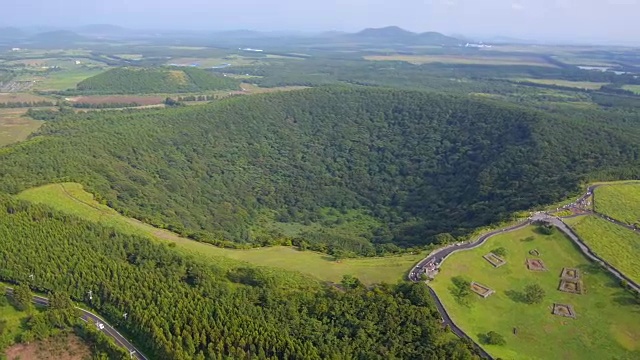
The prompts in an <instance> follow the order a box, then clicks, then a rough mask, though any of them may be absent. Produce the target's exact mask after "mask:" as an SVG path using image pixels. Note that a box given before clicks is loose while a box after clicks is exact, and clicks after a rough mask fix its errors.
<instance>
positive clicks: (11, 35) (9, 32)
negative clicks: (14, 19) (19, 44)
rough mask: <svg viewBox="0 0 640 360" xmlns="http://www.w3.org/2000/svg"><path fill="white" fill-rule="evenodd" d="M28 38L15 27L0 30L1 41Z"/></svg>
mask: <svg viewBox="0 0 640 360" xmlns="http://www.w3.org/2000/svg"><path fill="white" fill-rule="evenodd" d="M25 36H26V34H25V32H24V31H22V30H20V29H18V28H15V27H3V28H0V39H20V38H24V37H25Z"/></svg>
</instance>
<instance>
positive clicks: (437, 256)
mask: <svg viewBox="0 0 640 360" xmlns="http://www.w3.org/2000/svg"><path fill="white" fill-rule="evenodd" d="M600 186H602V185H592V186H589V188H588V189H587V192H586V193H585V194H583V195H582V196H581V197H579V198H578V199H577V200H576V201H575V202H574V203H572V204H569V205H566V206H564V208H565V209H567V208H571V207H577V205H579V204H584V202H585V201H586V200H587V199H588V198H589V197H590V196H592V195H593V193H594V191H595V189H597V188H598V187H600ZM585 215H596V216H599V217H601V218H603V219H605V220H609V221H611V222H613V223H615V224H617V225H620V226H624V227H626V228H629V229H631V230H635V231H638V229H637V228H635V227H632V226H629V225H627V224H624V223H622V222H619V221H617V220H615V219H611V218H609V217H607V216H605V215H602V214H599V213H597V212H595V211H585V212H584V213H582V214H574V215H571V216H567V218H571V217H578V216H585ZM539 221H542V222H546V223H549V224H551V225H553V226H555V227H556V228H558V229H559V230H560V231H562V232H563V233H564V234H565V235H567V237H569V238H570V239H571V240H572V241H573V242H574V243H575V244H576V245H577V246H578V248H579V249H580V250H581V251H582V253H583V254H584V255H585V256H586V257H588V258H589V259H590V260H592V261H595V262H597V263H599V264H601V265H602V266H603V267H604V268H605V269H606V270H607V271H609V272H610V273H611V274H612V275H613V276H615V277H616V278H618V279H619V280H624V281H626V282H627V283H628V284H629V286H630V287H631V288H632V289H634V290H635V291H637V292H640V286H639V285H638V284H637V283H635V282H634V281H632V280H631V279H629V278H627V277H626V276H625V275H624V274H622V272H620V271H618V269H616V268H615V267H613V266H612V265H611V264H609V263H607V262H606V261H605V260H603V259H601V258H600V257H598V256H597V255H595V254H594V253H593V252H592V251H591V249H590V248H589V246H587V244H585V243H584V241H582V239H580V237H578V235H577V234H576V233H575V232H574V231H573V230H572V229H571V228H570V227H569V226H568V225H567V224H565V223H564V221H562V219H561V218H559V217H556V216H552V215H549V214H547V213H545V212H537V213H535V214H532V216H531V217H529V218H528V219H527V220H526V221H524V222H521V223H518V224H515V225H512V226H508V227H505V228H502V229H497V230H493V231H491V232H488V233H486V234H483V235H481V236H480V237H479V238H478V239H476V240H475V241H473V242H468V243H457V244H454V245H448V246H445V247H443V248H440V249H437V250H435V251H433V252H431V253H430V254H429V255H428V256H427V257H426V258H424V259H422V260H421V261H420V262H418V263H417V264H416V265H415V266H414V267H413V268H412V269H411V271H410V272H409V275H408V278H409V280H410V281H413V282H419V281H421V277H422V275H423V274H425V273H432V274H434V275H432V276H435V273H436V270H437V269H438V268H439V267H440V266H441V265H442V262H444V260H446V259H447V258H448V257H449V256H450V255H451V254H453V253H455V252H458V251H464V250H471V249H475V248H477V247H479V246H481V245H482V244H484V243H485V242H486V241H487V239H489V238H490V237H492V236H495V235H498V234H502V233H505V232H510V231H515V230H519V229H522V228H524V227H526V226H528V225H530V224H532V223H534V222H539ZM428 289H429V293H430V294H431V296H432V297H433V299H434V300H435V303H436V308H437V309H438V311H439V312H440V315H441V316H442V321H443V323H444V324H446V325H448V326H449V328H450V329H451V331H452V332H453V333H454V334H456V335H457V336H459V337H461V338H465V339H468V340H471V342H473V344H474V347H475V348H476V349H477V350H478V352H479V353H480V355H481V356H482V357H484V358H487V359H493V357H492V356H491V355H490V354H488V353H487V352H486V351H485V350H484V349H483V348H482V347H481V346H480V345H479V344H478V343H476V342H475V341H473V339H471V337H470V336H469V335H467V334H466V333H465V332H464V331H463V330H462V329H460V328H459V327H458V326H457V325H456V324H455V323H454V322H453V320H452V319H451V317H450V316H449V313H448V312H447V310H446V309H445V307H444V304H442V301H440V298H439V297H438V295H437V294H436V292H435V291H434V290H433V289H432V288H431V287H430V286H428Z"/></svg>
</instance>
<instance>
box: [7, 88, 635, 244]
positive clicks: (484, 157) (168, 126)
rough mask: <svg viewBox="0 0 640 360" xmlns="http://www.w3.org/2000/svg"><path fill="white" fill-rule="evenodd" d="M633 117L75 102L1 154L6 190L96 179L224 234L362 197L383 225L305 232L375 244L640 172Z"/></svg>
mask: <svg viewBox="0 0 640 360" xmlns="http://www.w3.org/2000/svg"><path fill="white" fill-rule="evenodd" d="M624 120H625V121H624V122H623V121H617V122H616V120H614V119H613V118H612V121H611V122H606V123H605V122H601V121H598V119H595V120H593V121H591V120H589V119H575V120H574V119H573V118H569V117H565V116H558V117H550V116H546V115H544V114H542V113H539V112H533V111H528V110H524V109H522V108H518V107H515V106H505V105H500V104H497V103H494V102H489V101H478V100H468V99H465V98H458V97H450V96H441V95H433V94H427V93H421V92H408V91H398V90H384V89H357V88H318V89H310V90H304V91H298V92H290V93H287V94H269V95H263V96H252V97H245V98H235V99H229V100H223V101H219V102H217V103H215V104H210V105H207V106H201V107H189V108H178V109H170V110H162V111H129V112H127V111H125V112H114V113H88V114H84V115H73V114H69V112H66V115H65V116H62V117H58V118H57V119H56V120H54V121H51V122H50V123H48V124H47V125H45V126H43V127H42V128H41V130H40V133H39V135H42V136H39V137H37V138H36V139H34V140H32V141H31V142H30V143H25V144H20V145H17V146H16V147H14V148H8V149H5V150H4V151H2V153H0V166H2V169H3V172H2V173H1V174H0V189H1V190H4V191H6V192H10V193H15V192H18V191H20V190H22V189H25V188H27V187H31V186H35V185H39V184H44V183H49V182H55V181H67V180H72V181H77V182H81V183H83V184H85V185H86V186H87V187H88V189H89V190H90V191H92V192H94V193H95V194H97V196H98V198H99V199H102V200H103V201H105V202H106V203H108V204H109V205H110V206H112V207H114V208H116V209H118V210H120V211H122V212H123V213H125V214H126V215H130V216H135V217H136V218H139V219H141V220H143V221H146V222H149V223H152V224H154V225H156V226H160V227H165V228H169V229H172V230H174V231H178V232H180V233H183V234H185V235H188V236H190V237H192V238H194V239H198V240H202V241H211V242H214V241H219V240H227V241H234V242H240V243H255V242H259V241H261V240H260V239H263V238H265V237H266V238H279V237H282V236H283V234H282V233H278V232H277V231H275V232H274V231H270V230H269V231H268V230H267V229H269V228H268V226H267V225H268V223H269V222H273V221H275V220H278V221H283V222H300V223H304V222H311V223H313V222H315V221H318V220H319V218H320V216H319V213H320V212H321V211H322V209H326V208H333V209H336V210H337V211H339V212H344V211H347V210H349V209H357V210H358V211H361V212H364V213H366V214H368V216H371V217H373V218H375V219H376V220H377V225H376V226H375V227H374V228H372V229H369V230H366V231H364V230H363V232H362V233H361V234H359V235H358V236H341V235H340V236H338V235H335V234H331V233H326V232H324V231H322V230H321V231H315V232H313V231H312V232H306V233H305V234H304V240H305V241H307V242H309V243H310V244H311V245H313V244H316V245H317V244H324V245H323V246H324V247H323V246H319V248H318V249H319V250H324V251H330V250H331V248H340V249H346V250H348V251H353V252H356V253H360V254H368V255H370V254H376V250H375V248H374V245H372V243H373V244H375V247H377V248H378V249H380V248H381V247H383V246H386V245H385V244H390V243H394V244H399V245H401V246H412V245H422V244H427V243H430V242H432V241H434V240H435V239H436V237H435V235H437V234H440V233H445V232H447V233H452V234H454V235H455V236H457V235H461V234H464V233H465V232H466V231H467V230H468V229H472V228H475V227H478V226H481V225H485V224H487V223H489V222H492V221H496V220H500V219H502V218H504V217H505V216H506V215H507V214H509V213H510V212H512V211H514V210H521V209H526V208H529V207H531V206H533V205H536V204H543V203H549V202H552V201H556V200H559V199H560V198H563V197H565V196H566V195H568V194H569V193H570V192H572V191H575V189H576V188H577V185H578V184H579V181H580V180H581V179H583V178H584V177H585V176H590V174H595V173H596V172H598V174H600V175H599V176H603V177H605V176H606V177H616V176H624V177H627V178H629V177H633V176H637V172H638V166H637V164H638V160H639V157H638V154H639V153H640V130H639V129H640V128H639V127H638V125H637V122H632V121H628V119H624ZM446 237H447V238H450V237H449V236H446ZM438 238H445V236H440V237H438ZM327 245H328V247H327ZM378 253H379V252H378Z"/></svg>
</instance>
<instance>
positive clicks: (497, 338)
mask: <svg viewBox="0 0 640 360" xmlns="http://www.w3.org/2000/svg"><path fill="white" fill-rule="evenodd" d="M483 340H484V341H483V342H484V343H485V344H489V345H500V346H503V345H506V343H507V341H506V340H505V339H504V336H502V335H500V334H498V333H497V332H495V331H489V332H488V333H486V334H485V336H484V339H483Z"/></svg>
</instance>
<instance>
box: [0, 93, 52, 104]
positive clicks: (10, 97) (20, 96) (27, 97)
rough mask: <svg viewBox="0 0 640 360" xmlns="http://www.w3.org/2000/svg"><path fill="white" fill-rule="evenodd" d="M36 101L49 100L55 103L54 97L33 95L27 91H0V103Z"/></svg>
mask: <svg viewBox="0 0 640 360" xmlns="http://www.w3.org/2000/svg"><path fill="white" fill-rule="evenodd" d="M36 101H51V102H54V103H55V99H52V98H48V97H44V96H40V95H34V94H29V93H0V103H9V102H36Z"/></svg>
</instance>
